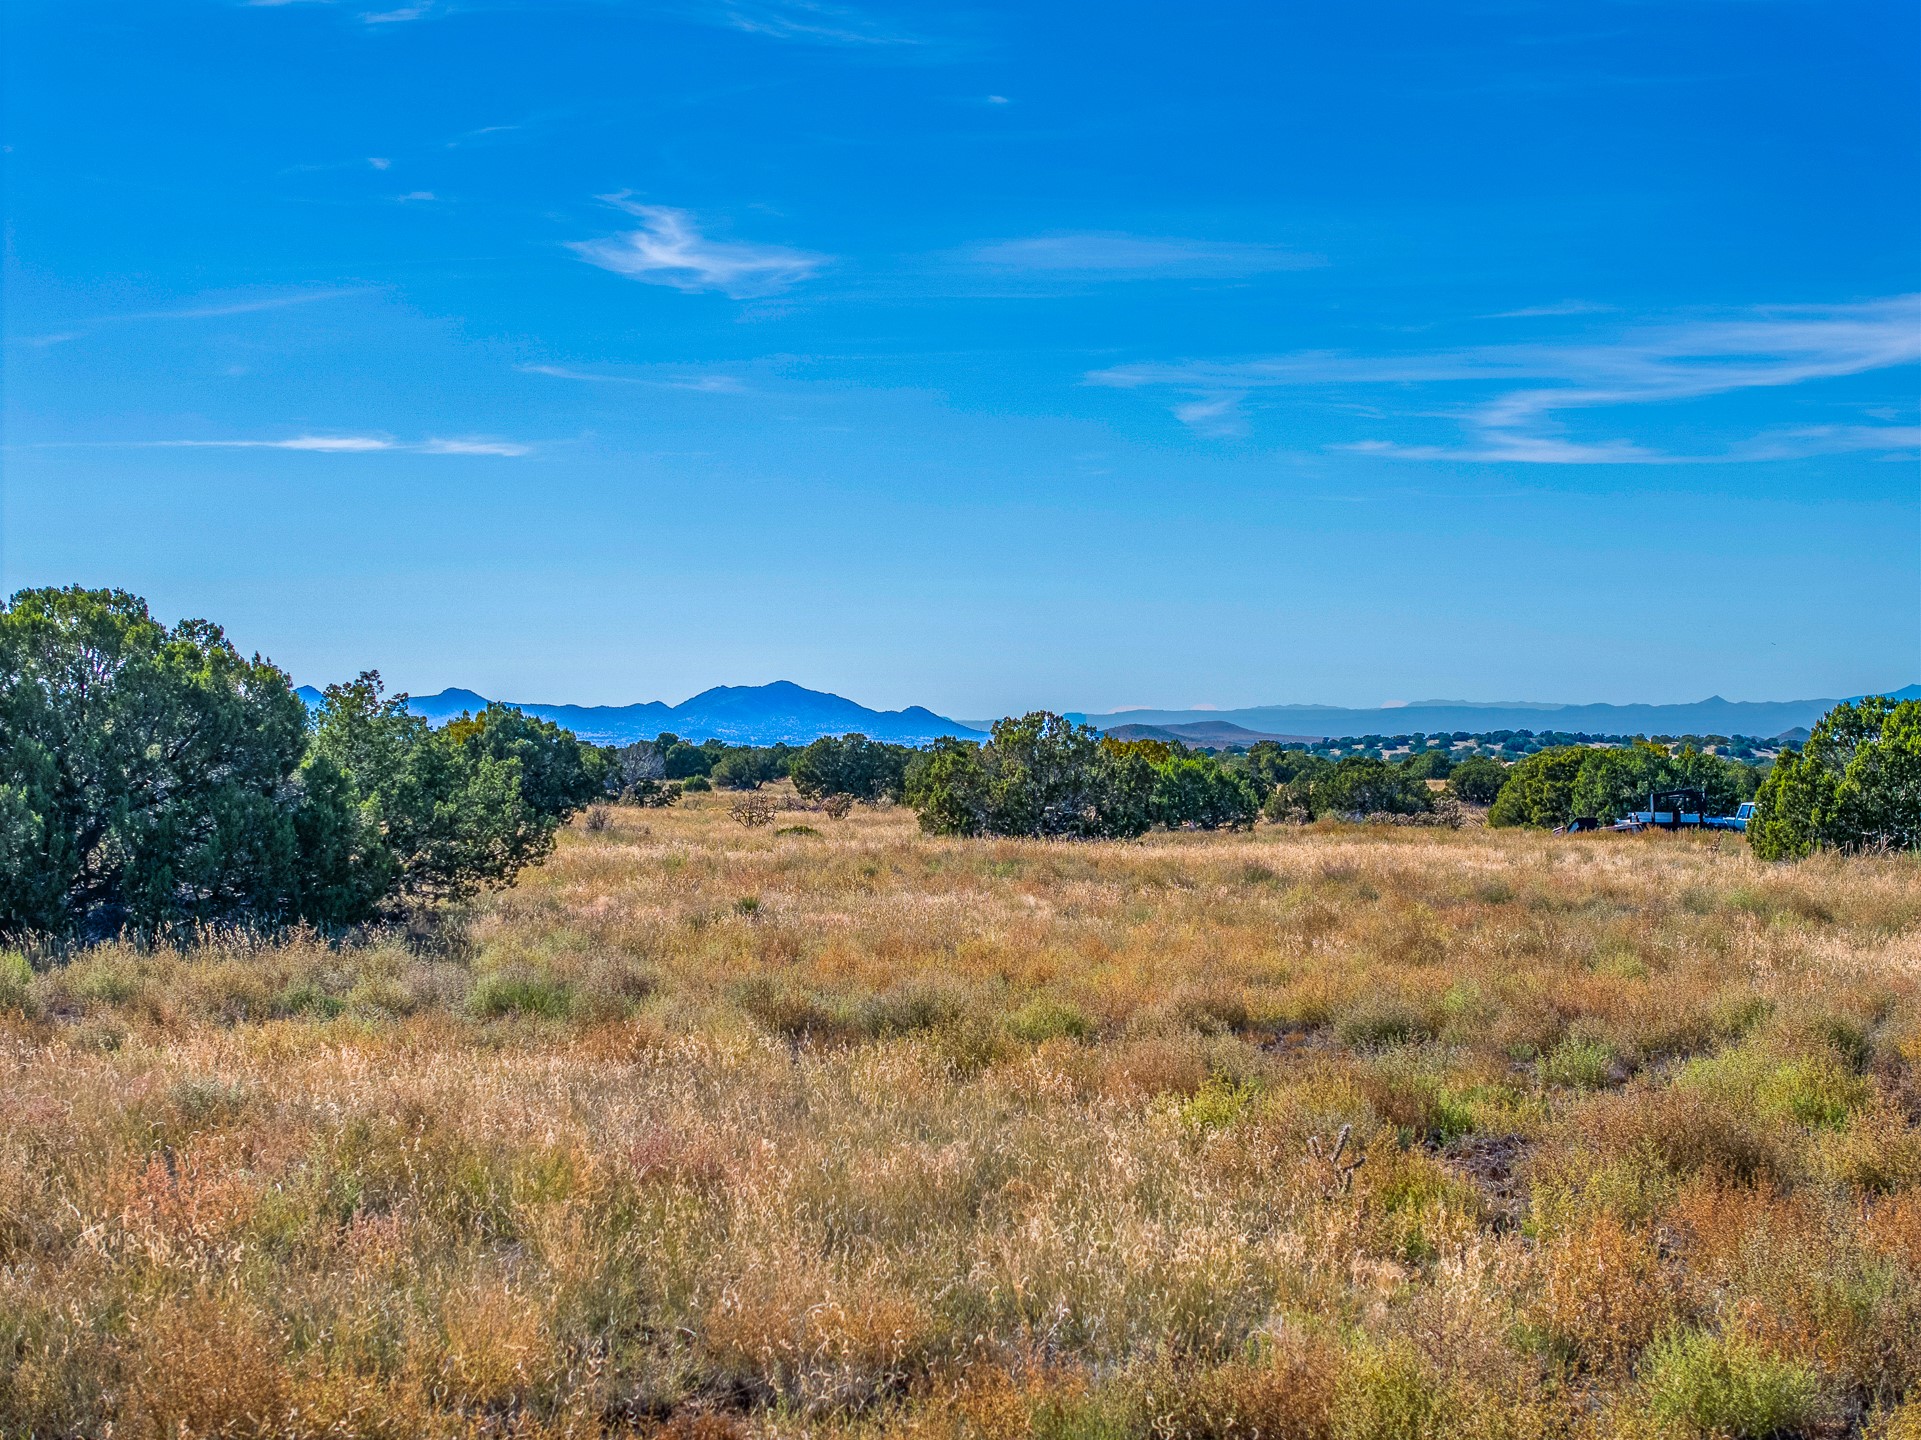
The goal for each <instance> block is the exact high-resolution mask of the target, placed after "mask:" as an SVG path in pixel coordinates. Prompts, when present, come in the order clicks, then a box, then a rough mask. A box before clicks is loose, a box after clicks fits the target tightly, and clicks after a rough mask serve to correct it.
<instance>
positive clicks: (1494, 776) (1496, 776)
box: [1447, 755, 1507, 805]
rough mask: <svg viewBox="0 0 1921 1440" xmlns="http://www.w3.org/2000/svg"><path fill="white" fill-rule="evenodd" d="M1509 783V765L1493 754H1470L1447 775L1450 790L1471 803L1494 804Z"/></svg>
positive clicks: (1459, 798)
mask: <svg viewBox="0 0 1921 1440" xmlns="http://www.w3.org/2000/svg"><path fill="white" fill-rule="evenodd" d="M1505 784H1507V766H1505V765H1503V764H1502V763H1501V762H1500V761H1499V760H1496V759H1495V758H1494V757H1493V756H1491V755H1470V756H1469V757H1468V758H1467V759H1465V760H1463V761H1462V762H1461V763H1460V764H1459V765H1456V766H1455V767H1454V773H1453V774H1451V775H1449V776H1448V777H1447V788H1448V791H1449V792H1450V793H1451V794H1452V795H1453V796H1454V797H1455V798H1456V799H1458V800H1465V801H1466V802H1467V803H1468V804H1470V805H1492V804H1493V803H1494V802H1495V800H1496V799H1497V798H1498V797H1499V796H1500V793H1501V787H1502V786H1503V785H1505Z"/></svg>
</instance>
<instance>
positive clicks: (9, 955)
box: [0, 950, 33, 1010]
mask: <svg viewBox="0 0 1921 1440" xmlns="http://www.w3.org/2000/svg"><path fill="white" fill-rule="evenodd" d="M32 983H33V967H32V966H31V965H29V964H28V963H27V957H26V956H24V955H22V954H21V953H20V952H19V951H18V950H0V1010H25V1009H26V1008H27V987H28V986H29V985H31V984H32Z"/></svg>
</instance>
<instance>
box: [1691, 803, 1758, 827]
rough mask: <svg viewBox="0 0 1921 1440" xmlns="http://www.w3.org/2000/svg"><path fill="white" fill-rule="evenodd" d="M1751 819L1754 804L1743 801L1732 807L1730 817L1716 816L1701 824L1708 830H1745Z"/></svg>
mask: <svg viewBox="0 0 1921 1440" xmlns="http://www.w3.org/2000/svg"><path fill="white" fill-rule="evenodd" d="M1753 817H1754V802H1753V801H1752V800H1743V801H1742V802H1741V803H1740V804H1739V805H1737V806H1735V807H1734V813H1733V814H1732V815H1716V816H1714V817H1713V818H1712V819H1708V820H1703V821H1702V822H1701V823H1702V824H1703V825H1705V826H1707V827H1708V829H1710V830H1745V829H1747V828H1748V821H1749V820H1751V819H1752V818H1753Z"/></svg>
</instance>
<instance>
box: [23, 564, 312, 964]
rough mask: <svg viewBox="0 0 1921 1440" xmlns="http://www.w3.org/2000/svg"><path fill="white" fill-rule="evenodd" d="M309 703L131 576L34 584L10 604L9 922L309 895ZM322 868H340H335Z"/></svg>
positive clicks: (98, 926) (199, 911) (155, 913)
mask: <svg viewBox="0 0 1921 1440" xmlns="http://www.w3.org/2000/svg"><path fill="white" fill-rule="evenodd" d="M306 719H307V717H306V712H305V709H304V707H303V706H302V705H301V703H300V700H299V698H298V697H297V696H296V695H294V693H293V691H292V688H291V687H290V685H289V684H288V681H287V677H286V676H285V675H283V674H282V673H281V672H280V671H278V670H276V669H274V667H273V666H271V665H269V664H267V663H266V662H265V661H262V660H260V659H258V658H257V657H256V658H255V659H253V660H246V659H243V658H242V657H241V656H240V654H239V652H238V651H236V650H235V649H234V647H233V646H232V645H231V644H230V643H229V642H228V641H227V639H226V637H225V636H224V635H223V634H222V633H221V631H220V629H219V628H218V627H217V626H214V625H210V624H207V623H206V622H204V621H191V620H190V621H185V622H183V623H181V624H180V625H178V626H175V627H174V628H173V629H172V630H168V629H167V628H165V627H164V626H162V625H161V624H159V623H158V622H157V621H155V620H154V619H153V618H152V617H151V616H150V615H149V614H148V612H147V607H146V605H145V603H144V602H143V601H141V600H139V599H138V598H136V597H135V596H132V595H129V594H127V593H126V592H125V591H120V590H83V589H80V588H78V587H74V588H71V589H65V590H30V591H23V592H21V593H20V594H19V595H16V596H15V597H14V598H13V600H12V602H11V603H10V604H9V605H7V606H6V607H5V609H4V610H0V929H3V930H9V931H12V930H46V931H70V930H75V929H80V930H84V931H87V932H90V933H97V934H107V933H113V932H115V931H118V930H119V929H121V928H122V927H123V926H128V925H131V926H135V927H142V928H150V927H152V926H154V925H156V924H159V923H161V922H163V921H168V920H178V919H190V920H191V919H212V918H215V917H218V916H222V915H226V914H229V913H232V912H234V911H236V910H244V911H248V912H251V913H256V914H259V915H261V916H263V917H265V918H268V919H282V918H287V917H289V916H292V915H294V914H297V913H299V911H300V910H301V908H302V901H303V898H304V897H305V896H306V894H307V893H308V892H309V891H310V889H311V886H312V879H311V877H310V876H309V875H308V874H307V873H306V869H305V867H304V865H303V855H302V847H301V832H302V830H303V828H305V829H311V830H312V831H313V832H315V833H316V834H325V833H327V832H329V831H331V830H332V829H333V828H334V827H335V826H336V825H337V823H338V822H339V815H338V809H339V796H338V794H337V792H336V791H335V789H334V788H333V786H332V785H331V783H330V777H321V783H320V784H319V785H318V786H317V787H316V791H315V793H314V794H312V795H310V794H309V792H308V789H307V787H306V786H305V785H304V784H303V783H302V781H303V778H304V777H303V776H302V773H301V759H302V756H303V755H304V753H305V751H306V744H307V737H306ZM321 883H322V884H323V885H324V884H325V882H324V881H323V882H321Z"/></svg>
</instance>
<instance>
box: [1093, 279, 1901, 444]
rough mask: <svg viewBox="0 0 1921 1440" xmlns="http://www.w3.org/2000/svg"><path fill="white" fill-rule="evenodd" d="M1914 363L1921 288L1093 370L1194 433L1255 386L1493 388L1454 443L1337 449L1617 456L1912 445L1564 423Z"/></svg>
mask: <svg viewBox="0 0 1921 1440" xmlns="http://www.w3.org/2000/svg"><path fill="white" fill-rule="evenodd" d="M1916 362H1921V296H1916V295H1906V296H1896V297H1892V298H1888V299H1883V300H1874V301H1868V302H1865V303H1862V304H1855V305H1836V306H1774V307H1767V308H1761V309H1755V310H1751V311H1747V312H1744V313H1742V314H1739V315H1735V316H1731V317H1724V318H1718V319H1698V318H1697V319H1688V320H1683V321H1679V322H1673V323H1668V324H1664V325H1656V326H1650V327H1645V328H1642V329H1639V330H1635V331H1631V332H1628V333H1625V334H1622V335H1619V336H1617V337H1614V338H1612V339H1608V340H1604V341H1598V342H1586V343H1566V344H1552V345H1496V346H1482V347H1474V348H1467V349H1460V350H1449V351H1436V352H1430V353H1426V354H1414V355H1397V356H1354V355H1343V354H1334V353H1327V352H1314V353H1296V354H1292V355H1282V356H1276V357H1272V358H1267V359H1261V360H1253V361H1245V362H1234V363H1207V362H1203V363H1187V364H1174V365H1138V366H1119V367H1115V368H1113V369H1109V370H1102V371H1097V372H1094V373H1093V374H1091V375H1089V376H1088V377H1087V378H1088V380H1089V381H1090V382H1091V383H1093V384H1098V385H1109V386H1117V387H1120V388H1124V389H1157V388H1158V389H1171V390H1174V391H1176V392H1177V394H1179V395H1180V396H1181V398H1180V399H1179V400H1177V401H1176V402H1174V409H1175V412H1176V414H1177V415H1182V418H1184V419H1186V421H1187V423H1188V424H1190V425H1192V426H1193V428H1195V429H1196V430H1199V431H1201V432H1202V433H1220V432H1219V430H1218V429H1213V430H1210V429H1209V428H1208V427H1209V424H1210V423H1211V419H1210V415H1209V412H1207V411H1206V410H1205V409H1199V410H1197V409H1195V407H1196V406H1206V405H1208V404H1212V403H1214V402H1216V401H1219V400H1222V399H1232V400H1234V401H1235V403H1236V404H1238V403H1239V402H1240V401H1241V400H1242V399H1243V398H1245V397H1247V396H1249V395H1252V394H1254V393H1256V392H1260V391H1267V390H1275V389H1280V388H1287V387H1291V388H1307V387H1335V386H1354V385H1396V386H1410V385H1479V386H1482V387H1486V386H1489V385H1494V386H1496V387H1499V388H1498V389H1497V393H1496V394H1495V395H1493V396H1492V397H1491V398H1488V399H1485V400H1481V401H1479V402H1476V403H1472V404H1470V405H1468V406H1466V407H1464V408H1458V409H1455V410H1453V411H1452V412H1450V413H1451V414H1452V415H1453V418H1455V419H1456V420H1457V421H1458V422H1459V423H1460V425H1461V426H1462V428H1463V430H1464V432H1465V439H1464V441H1463V442H1462V443H1460V444H1458V445H1453V446H1432V445H1418V446H1416V445H1404V444H1396V443H1394V442H1391V441H1385V440H1378V439H1365V440H1361V441H1357V442H1354V443H1352V444H1349V445H1346V446H1343V447H1340V448H1345V449H1352V450H1359V451H1363V452H1366V453H1372V454H1380V455H1393V456H1398V457H1401V458H1406V459H1423V460H1432V459H1454V460H1502V461H1516V462H1521V463H1530V464H1615V465H1618V464H1645V463H1651V462H1655V461H1676V460H1696V461H1711V460H1722V461H1731V460H1753V459H1764V458H1779V457H1782V456H1786V455H1789V454H1794V455H1807V454H1819V453H1833V452H1837V451H1842V450H1855V451H1862V450H1867V451H1876V450H1879V451H1895V450H1906V449H1910V448H1912V447H1913V446H1914V444H1915V427H1913V426H1907V425H1879V426H1876V425H1867V426H1844V427H1811V428H1804V429H1801V430H1796V431H1783V432H1778V433H1773V434H1770V435H1761V436H1754V437H1747V438H1742V439H1737V440H1735V441H1733V442H1731V443H1730V444H1729V445H1728V446H1727V447H1726V448H1725V449H1724V450H1722V451H1718V452H1715V453H1712V454H1706V455H1671V454H1666V453H1663V452H1661V451H1659V450H1656V449H1652V448H1649V447H1647V446H1645V445H1642V444H1639V443H1637V442H1635V441H1632V440H1628V439H1607V440H1601V441H1582V440H1576V439H1571V438H1569V437H1567V436H1566V435H1565V434H1564V433H1563V432H1564V429H1565V423H1564V421H1563V419H1562V417H1563V416H1564V415H1565V414H1567V413H1568V412H1573V411H1581V410H1599V409H1611V408H1616V407H1628V406H1638V405H1653V404H1671V403H1677V402H1682V401H1688V400H1698V399H1704V398H1707V397H1711V396H1716V395H1726V394H1731V393H1733V392H1736V391H1742V390H1755V389H1773V388H1782V387H1787V386H1793V385H1799V384H1803V383H1806V382H1808V381H1814V380H1823V379H1834V378H1839V377H1842V376H1848V375H1858V374H1864V373H1866V372H1869V371H1873V370H1881V369H1887V368H1889V367H1892V366H1897V365H1909V364H1914V363H1916ZM1184 411H1185V412H1187V413H1186V414H1183V412H1184ZM1223 413H1225V412H1223ZM1426 413H1432V411H1431V410H1429V411H1428V412H1426Z"/></svg>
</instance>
